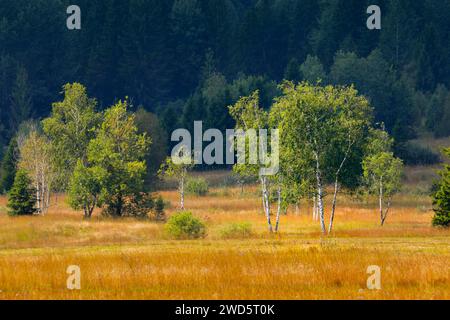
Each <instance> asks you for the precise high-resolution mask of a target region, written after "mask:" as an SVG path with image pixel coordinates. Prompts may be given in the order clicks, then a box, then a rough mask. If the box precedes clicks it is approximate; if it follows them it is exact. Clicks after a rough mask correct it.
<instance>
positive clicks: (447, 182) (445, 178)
mask: <svg viewBox="0 0 450 320" xmlns="http://www.w3.org/2000/svg"><path fill="white" fill-rule="evenodd" d="M445 153H446V154H447V156H450V148H448V149H446V150H445ZM440 174H441V181H440V182H439V185H438V190H437V191H436V193H435V194H434V195H433V198H434V199H433V204H434V212H435V215H434V218H433V225H434V226H444V227H449V226H450V165H446V166H445V168H444V170H443V171H442V172H441V173H440Z"/></svg>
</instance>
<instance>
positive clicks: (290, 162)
mask: <svg viewBox="0 0 450 320" xmlns="http://www.w3.org/2000/svg"><path fill="white" fill-rule="evenodd" d="M280 89H281V90H282V95H281V96H280V97H278V98H276V99H275V103H274V105H273V106H272V108H271V109H270V110H269V111H265V110H264V109H262V108H261V107H260V104H259V96H258V91H255V92H254V93H253V94H252V95H250V96H248V97H244V98H241V99H240V100H239V101H238V102H237V103H236V104H235V105H233V106H231V107H230V108H229V110H230V114H231V116H232V117H233V118H234V119H235V120H236V129H242V130H249V129H255V130H261V129H278V130H279V134H280V137H279V158H280V160H279V162H280V163H279V167H280V170H279V171H278V172H277V173H276V174H275V175H270V176H264V175H260V174H259V172H260V169H261V168H263V167H264V164H262V163H259V164H249V162H248V161H247V162H246V163H245V164H236V165H235V166H234V170H235V171H236V172H238V173H239V174H241V175H243V176H249V175H250V176H258V175H259V178H260V182H261V195H262V203H263V208H264V213H265V215H266V220H267V224H268V228H269V231H270V232H272V231H275V232H277V231H278V229H279V223H280V213H281V212H282V211H285V210H286V208H287V206H288V205H289V204H295V205H296V206H297V207H298V204H299V202H300V199H301V198H306V199H311V200H312V201H313V203H314V209H313V218H314V219H315V220H318V221H319V222H320V226H321V229H322V232H323V233H324V234H327V233H328V234H329V233H331V232H332V230H333V223H334V217H335V212H336V206H337V200H338V194H339V192H340V190H341V189H342V188H347V189H350V190H355V189H357V188H358V187H360V186H361V182H362V179H361V177H362V176H363V173H364V175H365V176H366V177H367V179H369V178H370V179H372V180H371V181H370V187H374V186H375V185H376V186H377V190H379V192H380V194H379V196H380V199H381V202H380V210H381V211H382V214H381V217H382V218H381V219H382V223H384V221H385V219H386V216H387V212H388V210H389V209H388V208H389V207H390V203H391V201H390V199H391V197H392V195H393V194H394V193H395V191H397V190H398V188H399V183H400V177H401V165H402V164H401V161H400V160H398V159H396V158H395V157H394V156H393V154H392V152H391V150H390V148H391V147H392V141H393V140H392V139H391V138H389V135H388V134H387V133H386V132H385V131H382V130H375V129H374V128H373V125H372V121H373V109H372V107H371V106H370V104H369V102H368V100H367V99H366V98H365V97H364V96H362V95H360V94H359V93H358V91H357V90H356V89H354V88H353V87H342V86H330V85H328V86H322V85H321V84H320V83H318V84H317V85H312V84H310V83H307V82H302V83H299V84H297V85H296V84H294V83H293V82H290V81H286V82H284V83H283V85H282V86H281V87H280ZM381 139H387V140H388V141H387V142H384V140H381ZM383 143H384V144H386V146H383V148H381V147H378V148H376V146H377V144H383ZM255 145H258V141H257V143H256V144H255ZM272 147H273V146H272ZM246 148H247V149H249V148H251V146H250V140H249V141H247V142H246ZM247 151H248V150H247ZM264 151H265V152H266V150H264ZM271 151H272V150H268V151H267V153H268V154H270V152H271ZM246 156H248V152H247V153H246ZM247 160H248V159H247ZM363 163H364V165H363ZM328 184H332V185H333V191H332V203H331V208H330V210H329V222H328V227H327V226H326V222H325V213H326V210H325V202H324V198H325V196H326V189H325V187H326V185H328ZM272 190H274V192H272ZM272 193H274V194H275V197H271V196H270V195H271V194H272ZM385 198H387V199H388V204H387V207H388V208H387V210H383V205H382V202H383V201H384V199H385ZM273 199H275V200H276V202H277V205H276V208H277V209H276V222H275V227H273V226H272V220H271V215H272V214H271V202H272V200H273Z"/></svg>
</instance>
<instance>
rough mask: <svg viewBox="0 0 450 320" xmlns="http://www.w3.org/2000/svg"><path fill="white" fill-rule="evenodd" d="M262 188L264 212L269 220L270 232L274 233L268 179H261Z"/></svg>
mask: <svg viewBox="0 0 450 320" xmlns="http://www.w3.org/2000/svg"><path fill="white" fill-rule="evenodd" d="M261 187H262V193H263V203H264V211H265V214H266V218H267V224H268V226H269V232H273V229H272V222H271V221H270V203H269V194H268V190H267V178H266V177H261Z"/></svg>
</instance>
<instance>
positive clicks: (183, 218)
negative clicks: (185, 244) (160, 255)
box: [165, 211, 206, 239]
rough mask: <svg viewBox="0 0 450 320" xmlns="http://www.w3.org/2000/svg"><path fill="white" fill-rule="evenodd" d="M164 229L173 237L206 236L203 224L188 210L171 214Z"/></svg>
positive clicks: (192, 237) (196, 237) (191, 237)
mask: <svg viewBox="0 0 450 320" xmlns="http://www.w3.org/2000/svg"><path fill="white" fill-rule="evenodd" d="M165 230H166V232H167V234H168V235H169V236H171V237H173V238H175V239H198V238H203V237H205V236H206V227H205V224H204V223H203V222H202V221H201V220H200V219H198V218H196V217H194V216H193V215H192V213H191V212H189V211H183V212H179V213H176V214H174V215H173V216H171V217H170V218H169V220H168V221H167V224H166V226H165Z"/></svg>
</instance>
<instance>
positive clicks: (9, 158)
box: [0, 138, 19, 193]
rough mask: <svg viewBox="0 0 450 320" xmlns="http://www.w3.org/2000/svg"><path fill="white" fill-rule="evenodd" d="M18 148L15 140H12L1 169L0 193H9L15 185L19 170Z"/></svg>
mask: <svg viewBox="0 0 450 320" xmlns="http://www.w3.org/2000/svg"><path fill="white" fill-rule="evenodd" d="M18 152H19V150H18V146H17V140H16V139H15V138H13V139H11V141H10V142H9V145H8V149H7V150H6V154H5V155H4V156H3V160H2V162H1V167H0V193H4V192H8V191H9V190H10V189H11V187H12V185H13V183H14V177H15V175H16V170H17V158H18Z"/></svg>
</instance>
